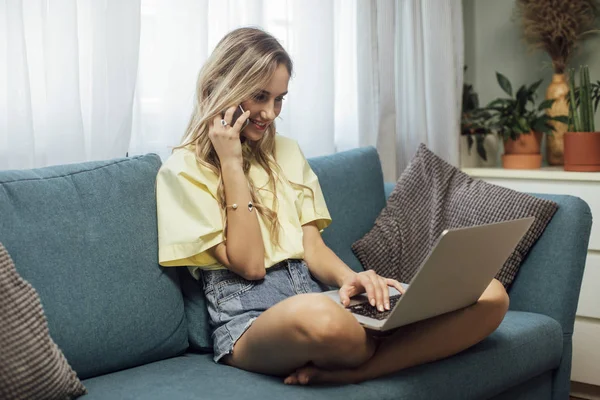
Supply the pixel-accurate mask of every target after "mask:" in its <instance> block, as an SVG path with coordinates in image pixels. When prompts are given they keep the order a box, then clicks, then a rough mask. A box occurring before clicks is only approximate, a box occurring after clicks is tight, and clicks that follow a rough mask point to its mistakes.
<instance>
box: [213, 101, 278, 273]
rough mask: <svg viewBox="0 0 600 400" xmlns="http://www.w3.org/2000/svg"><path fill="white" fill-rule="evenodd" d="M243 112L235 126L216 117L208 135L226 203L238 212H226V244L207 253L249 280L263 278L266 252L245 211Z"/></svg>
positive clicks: (247, 195)
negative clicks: (216, 161) (218, 162)
mask: <svg viewBox="0 0 600 400" xmlns="http://www.w3.org/2000/svg"><path fill="white" fill-rule="evenodd" d="M234 110H235V108H234V107H232V108H230V109H228V110H227V112H226V113H225V116H224V119H225V120H226V121H228V122H231V117H232V115H233V112H234ZM249 115H250V114H249V112H245V113H244V114H243V115H242V117H240V118H238V119H237V121H236V123H235V125H234V126H232V127H230V126H229V125H227V126H222V125H221V118H220V117H218V116H217V117H216V118H215V119H214V120H213V125H212V127H211V129H210V131H209V137H210V140H211V142H212V144H213V146H214V148H215V151H216V152H217V154H218V156H219V160H220V162H221V176H222V178H223V185H224V187H225V203H226V204H227V205H232V204H234V203H235V204H237V205H238V208H237V210H234V209H232V208H230V207H228V208H227V210H226V213H227V216H226V218H227V228H226V232H225V242H223V243H219V244H218V245H217V246H215V247H213V248H212V249H210V250H209V252H210V254H211V255H212V256H213V257H214V258H216V259H217V260H218V261H219V262H220V263H221V264H223V265H224V266H225V267H227V268H228V269H230V270H231V271H233V272H235V273H236V274H238V275H240V276H241V277H243V278H245V279H248V280H257V279H262V278H263V277H264V276H265V273H266V271H265V248H264V244H263V238H262V234H261V231H260V225H259V224H258V217H257V215H256V211H255V210H254V209H253V210H252V211H251V212H249V211H248V208H247V204H248V202H249V201H251V199H252V197H251V195H250V189H249V187H248V180H247V178H246V176H245V175H244V170H243V168H242V162H243V159H242V146H241V143H240V128H241V125H242V124H243V123H244V121H245V120H246V119H247V118H248V116H249Z"/></svg>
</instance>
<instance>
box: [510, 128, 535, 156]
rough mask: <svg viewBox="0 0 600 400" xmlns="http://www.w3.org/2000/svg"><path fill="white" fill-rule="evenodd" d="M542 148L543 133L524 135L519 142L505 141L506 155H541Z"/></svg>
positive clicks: (519, 138) (520, 136) (521, 135)
mask: <svg viewBox="0 0 600 400" xmlns="http://www.w3.org/2000/svg"><path fill="white" fill-rule="evenodd" d="M541 146H542V133H541V132H529V133H522V134H520V135H519V137H518V138H517V140H512V139H508V140H505V141H504V154H540V148H541Z"/></svg>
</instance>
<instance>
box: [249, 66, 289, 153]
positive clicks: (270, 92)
mask: <svg viewBox="0 0 600 400" xmlns="http://www.w3.org/2000/svg"><path fill="white" fill-rule="evenodd" d="M289 80H290V74H289V73H288V71H287V68H286V67H285V65H283V64H279V66H278V67H277V69H276V70H275V72H274V73H273V76H272V77H271V80H270V81H269V83H268V84H267V86H266V87H265V88H263V89H262V91H260V92H259V93H257V94H256V95H255V96H254V97H253V98H251V99H249V100H246V101H244V102H242V108H243V109H244V110H245V111H247V110H250V123H249V124H248V126H247V127H246V128H245V129H244V130H243V131H242V133H241V135H242V136H244V137H246V139H248V140H251V141H257V140H260V139H261V138H262V137H263V135H264V133H265V131H266V129H267V128H268V126H269V125H270V124H271V123H272V122H273V121H274V120H275V118H277V116H278V115H279V113H281V106H282V103H283V96H285V95H286V94H287V90H288V82H289Z"/></svg>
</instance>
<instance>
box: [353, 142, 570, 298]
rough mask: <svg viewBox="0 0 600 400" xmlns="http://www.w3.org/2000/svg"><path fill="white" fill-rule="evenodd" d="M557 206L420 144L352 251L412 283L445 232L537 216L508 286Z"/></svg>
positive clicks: (504, 278) (516, 254) (510, 267)
mask: <svg viewBox="0 0 600 400" xmlns="http://www.w3.org/2000/svg"><path fill="white" fill-rule="evenodd" d="M557 208H558V206H557V204H556V203H555V202H552V201H548V200H544V199H540V198H537V197H534V196H531V195H528V194H525V193H520V192H517V191H515V190H511V189H508V188H504V187H500V186H497V185H492V184H490V183H487V182H484V181H482V180H478V179H474V178H472V177H470V176H469V175H467V174H465V173H464V172H462V171H460V170H459V169H458V168H456V167H454V166H452V165H450V164H448V163H447V162H446V161H444V160H442V159H441V158H440V157H438V156H437V155H436V154H434V153H433V152H431V151H430V150H429V149H428V148H427V147H426V146H425V145H424V144H421V145H420V146H419V149H418V151H417V153H416V154H415V156H414V157H413V159H412V160H411V162H410V164H409V165H408V167H407V168H406V169H405V170H404V172H403V173H402V175H401V176H400V179H399V180H398V183H397V184H396V188H395V189H394V190H393V192H392V193H391V194H390V196H389V198H388V201H387V205H386V207H385V208H384V209H383V211H382V212H381V214H380V215H379V216H378V217H377V220H376V221H375V224H374V226H373V228H372V229H371V230H370V231H369V233H368V234H366V235H365V236H364V237H363V238H361V239H360V240H358V241H357V242H356V243H354V244H353V246H352V249H353V251H354V252H355V253H356V254H357V257H358V258H359V259H360V261H361V263H362V264H363V265H364V266H365V268H368V269H374V270H375V271H377V272H378V273H379V274H380V275H382V276H387V277H391V278H395V279H398V280H399V281H401V282H410V281H411V279H412V278H413V277H414V275H415V274H416V272H417V271H418V269H419V268H420V267H421V265H422V263H423V261H424V260H425V259H426V257H427V255H428V254H429V253H430V251H431V249H432V248H433V246H434V245H435V243H436V242H437V241H438V240H439V237H440V235H441V234H442V232H443V231H444V230H445V229H450V228H461V227H466V226H474V225H482V224H488V223H494V222H501V221H507V220H511V219H518V218H524V217H530V216H533V217H535V220H534V222H533V224H532V225H531V227H530V228H529V230H528V231H527V233H525V236H524V237H523V239H521V241H520V242H519V243H518V244H517V246H516V248H515V250H514V251H513V253H512V254H511V255H510V257H508V259H507V260H506V262H505V263H504V265H503V266H502V267H501V268H500V270H499V271H498V273H497V275H496V278H497V279H498V280H499V281H500V282H502V284H503V285H504V286H505V287H509V286H510V284H511V283H512V282H513V280H514V278H515V276H516V275H517V272H518V270H519V267H520V266H521V264H522V262H523V260H524V259H525V258H526V256H527V254H528V253H529V250H530V249H531V247H532V246H533V245H534V243H535V242H536V241H537V240H538V238H539V237H540V236H541V235H542V233H543V232H544V229H545V228H546V226H547V225H548V223H549V222H550V220H551V219H552V216H553V215H554V213H555V212H556V210H557Z"/></svg>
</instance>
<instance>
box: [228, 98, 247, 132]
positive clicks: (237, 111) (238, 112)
mask: <svg viewBox="0 0 600 400" xmlns="http://www.w3.org/2000/svg"><path fill="white" fill-rule="evenodd" d="M243 113H244V109H243V108H242V105H241V104H240V105H239V106H237V108H236V109H235V112H234V113H233V118H231V126H233V125H235V121H237V119H238V118H239V117H241V116H242V114H243ZM249 123H250V119H249V118H248V119H246V121H245V122H244V125H242V128H241V129H240V132H241V131H243V130H244V129H246V127H247V126H248V124H249Z"/></svg>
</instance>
